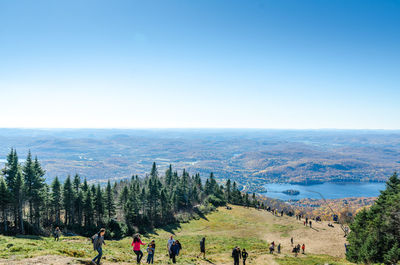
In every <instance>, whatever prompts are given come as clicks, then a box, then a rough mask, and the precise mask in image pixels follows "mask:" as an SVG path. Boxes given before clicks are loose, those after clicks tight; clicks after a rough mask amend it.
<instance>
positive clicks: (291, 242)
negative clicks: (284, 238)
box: [290, 237, 293, 247]
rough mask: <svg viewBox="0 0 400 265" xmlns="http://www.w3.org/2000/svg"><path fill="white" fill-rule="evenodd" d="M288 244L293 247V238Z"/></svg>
mask: <svg viewBox="0 0 400 265" xmlns="http://www.w3.org/2000/svg"><path fill="white" fill-rule="evenodd" d="M290 244H291V245H292V247H293V237H291V238H290Z"/></svg>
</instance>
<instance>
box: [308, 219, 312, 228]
mask: <svg viewBox="0 0 400 265" xmlns="http://www.w3.org/2000/svg"><path fill="white" fill-rule="evenodd" d="M309 223H310V228H312V223H311V220H310V222H309Z"/></svg>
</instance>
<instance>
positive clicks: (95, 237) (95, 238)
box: [91, 234, 99, 244]
mask: <svg viewBox="0 0 400 265" xmlns="http://www.w3.org/2000/svg"><path fill="white" fill-rule="evenodd" d="M98 238H99V236H98V235H97V234H94V235H93V236H92V237H91V239H92V244H94V243H97V239H98Z"/></svg>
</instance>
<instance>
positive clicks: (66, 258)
mask: <svg viewBox="0 0 400 265" xmlns="http://www.w3.org/2000/svg"><path fill="white" fill-rule="evenodd" d="M171 234H174V235H175V237H176V239H178V240H180V242H181V243H182V246H183V250H182V253H181V255H180V256H179V258H178V263H179V264H218V265H221V264H231V263H233V262H232V259H231V257H230V254H231V250H232V248H233V247H234V246H236V245H238V246H240V247H241V248H246V249H247V251H248V252H249V262H247V263H248V264H257V265H262V264H317V263H318V264H324V263H328V264H349V263H347V262H346V261H344V259H343V257H344V242H345V239H344V238H343V233H342V232H341V230H340V228H339V227H338V226H336V227H335V228H329V227H328V226H327V223H321V224H316V223H315V224H313V229H311V228H308V227H304V225H303V224H302V222H301V221H297V220H296V219H295V218H293V217H287V216H284V217H277V216H273V215H272V214H271V213H269V212H266V211H258V210H256V209H247V208H244V207H238V206H233V209H232V210H227V209H225V208H219V209H218V211H217V212H214V213H212V214H209V215H207V216H205V217H204V218H202V219H199V220H193V221H191V222H189V223H184V224H181V225H178V226H170V227H165V228H164V229H158V230H156V231H154V232H153V233H152V234H148V235H147V236H146V237H145V238H144V242H146V243H147V242H149V240H151V239H154V240H156V244H157V248H156V255H155V264H168V257H167V255H166V250H165V248H166V247H165V245H166V241H167V239H168V237H169V236H170V235H171ZM202 236H206V248H207V260H203V259H201V258H199V259H197V258H196V255H197V254H198V248H199V241H200V239H201V237H202ZM291 237H294V241H295V243H296V244H297V243H299V244H303V243H305V244H306V255H302V254H300V255H299V257H297V258H294V257H293V254H292V253H291V246H290V238H291ZM272 241H275V243H281V244H282V254H280V255H278V254H274V255H270V254H268V250H267V249H268V246H269V244H270V243H271V242H272ZM130 243H131V239H130V238H125V239H123V240H120V241H107V245H106V246H105V247H104V251H103V252H104V257H105V260H104V263H103V264H128V263H130V264H131V263H133V262H134V261H135V257H134V254H133V253H132V250H131V247H130ZM311 253H312V254H311ZM94 254H95V253H94V252H93V250H92V247H91V242H90V241H89V239H87V238H82V237H68V238H62V241H61V242H54V241H53V240H52V239H51V238H29V237H25V238H15V237H14V238H11V237H4V236H0V264H14V265H16V264H35V263H36V264H66V263H67V262H69V264H85V263H86V262H88V261H90V259H91V258H92V257H93V256H94ZM145 256H146V255H145Z"/></svg>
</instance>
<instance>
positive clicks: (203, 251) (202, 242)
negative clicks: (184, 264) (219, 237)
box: [197, 237, 206, 259]
mask: <svg viewBox="0 0 400 265" xmlns="http://www.w3.org/2000/svg"><path fill="white" fill-rule="evenodd" d="M201 254H203V259H205V258H206V238H205V237H203V238H202V239H201V240H200V254H199V255H197V257H199V256H200V255H201Z"/></svg>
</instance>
